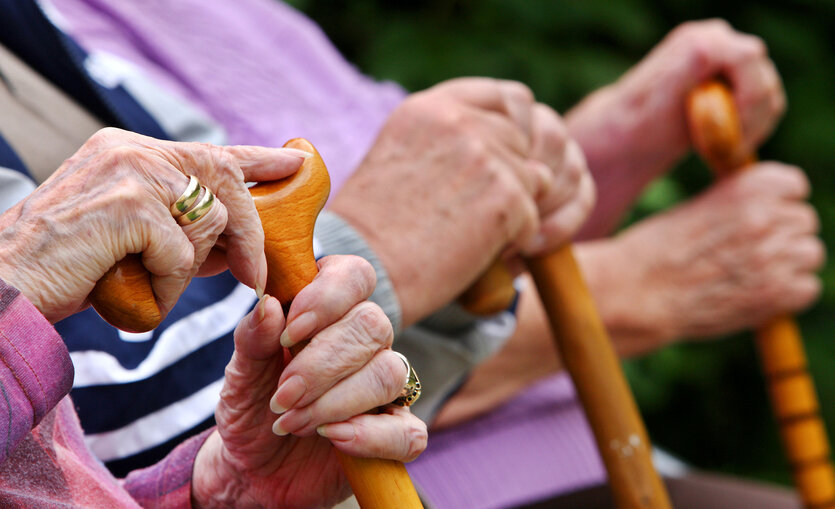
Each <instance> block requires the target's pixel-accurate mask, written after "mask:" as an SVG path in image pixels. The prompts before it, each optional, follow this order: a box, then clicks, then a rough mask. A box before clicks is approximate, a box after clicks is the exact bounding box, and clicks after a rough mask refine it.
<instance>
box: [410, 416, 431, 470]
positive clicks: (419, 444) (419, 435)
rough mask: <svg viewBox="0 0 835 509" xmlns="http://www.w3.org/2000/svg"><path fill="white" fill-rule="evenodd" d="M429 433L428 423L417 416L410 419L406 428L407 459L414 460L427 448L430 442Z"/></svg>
mask: <svg viewBox="0 0 835 509" xmlns="http://www.w3.org/2000/svg"><path fill="white" fill-rule="evenodd" d="M428 440H429V433H428V432H427V430H426V425H425V424H424V423H423V422H422V421H420V420H419V419H417V418H414V419H412V420H411V421H410V424H409V426H407V428H406V457H405V458H404V460H405V461H407V462H408V461H412V460H414V459H415V458H417V457H418V456H420V454H421V453H422V452H423V451H424V450H426V445H427V444H428Z"/></svg>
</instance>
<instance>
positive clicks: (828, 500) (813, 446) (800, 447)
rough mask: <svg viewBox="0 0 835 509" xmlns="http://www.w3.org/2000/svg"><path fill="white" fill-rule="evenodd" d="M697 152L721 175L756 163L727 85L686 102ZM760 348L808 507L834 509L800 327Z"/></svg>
mask: <svg viewBox="0 0 835 509" xmlns="http://www.w3.org/2000/svg"><path fill="white" fill-rule="evenodd" d="M687 116H688V121H689V123H690V134H691V137H692V138H693V144H694V146H695V147H696V150H697V151H698V152H699V154H701V155H702V157H703V158H704V159H705V160H706V161H707V162H708V164H709V165H710V167H711V168H712V169H713V170H714V171H715V172H716V173H717V175H719V176H720V177H721V176H722V175H725V174H729V173H733V172H736V171H742V170H744V169H745V167H746V166H747V165H748V164H749V163H751V162H753V161H754V160H755V157H754V155H753V154H748V153H742V152H741V150H742V146H741V142H742V130H741V126H740V122H739V117H738V114H737V110H736V106H735V104H734V100H733V95H732V94H731V91H730V90H729V89H728V87H727V86H726V85H725V84H723V83H721V82H719V81H710V82H707V83H705V84H703V85H701V86H699V87H697V88H696V89H695V90H693V91H692V92H691V93H690V96H689V97H688V100H687ZM756 344H757V349H758V350H759V354H760V359H761V362H762V369H763V373H764V374H765V378H766V383H767V384H768V389H769V393H770V396H771V405H772V409H773V411H774V415H775V417H776V418H777V422H778V425H779V428H780V436H781V438H782V441H783V447H784V449H785V452H786V456H787V457H788V460H789V463H790V464H791V467H792V472H793V475H794V482H795V485H796V486H797V490H798V492H799V493H800V496H801V498H802V500H803V504H804V505H805V507H807V508H809V509H823V508H835V470H833V467H832V461H831V459H830V449H829V440H828V439H827V436H826V429H825V427H824V424H823V421H822V420H821V418H820V407H819V405H818V397H817V394H816V393H815V388H814V385H813V383H812V378H811V377H810V376H809V372H808V370H807V365H806V353H805V350H804V347H803V342H802V340H801V338H800V333H799V331H798V328H797V325H796V324H795V322H794V320H793V319H792V318H791V317H789V316H780V317H776V318H774V319H772V320H771V321H770V322H768V323H767V324H766V325H764V326H762V327H760V329H759V330H757V333H756Z"/></svg>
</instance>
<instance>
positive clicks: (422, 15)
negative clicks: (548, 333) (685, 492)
mask: <svg viewBox="0 0 835 509" xmlns="http://www.w3.org/2000/svg"><path fill="white" fill-rule="evenodd" d="M290 3H291V4H292V5H294V6H296V7H298V8H299V9H301V10H303V11H304V12H306V13H307V14H308V15H309V16H311V17H312V18H313V19H314V20H316V21H317V22H318V23H319V24H320V25H321V26H322V27H323V29H324V30H325V32H326V33H327V34H328V35H329V36H330V37H331V39H332V40H333V41H334V42H335V43H336V45H337V47H339V48H340V50H341V51H342V52H343V53H344V54H345V56H346V57H347V58H348V59H349V60H350V61H352V62H354V63H355V64H356V65H358V66H359V68H360V69H361V70H362V71H363V72H365V73H366V74H369V75H371V76H374V77H376V78H379V79H387V80H393V81H396V82H398V83H400V84H402V85H404V86H405V87H406V88H408V89H410V90H420V89H422V88H426V87H429V86H431V85H433V84H435V83H437V82H439V81H442V80H444V79H447V78H452V77H456V76H465V75H485V76H493V77H498V78H508V79H515V80H519V81H523V82H524V83H526V84H528V85H529V86H530V87H531V88H532V89H533V91H534V93H535V94H536V96H537V98H538V99H539V100H541V101H543V102H546V103H548V104H550V105H551V106H553V107H554V108H556V109H557V110H558V111H566V110H567V109H569V108H570V107H571V106H572V105H573V104H574V103H576V102H577V101H578V100H579V99H580V98H581V97H583V96H584V95H585V94H587V93H588V92H590V91H591V90H593V89H595V88H597V87H599V86H601V85H604V84H607V83H610V82H612V81H614V80H616V79H617V78H618V77H619V76H620V75H621V74H622V73H623V72H624V71H625V70H626V69H628V68H629V67H630V66H631V65H633V64H634V63H635V62H637V61H638V60H639V59H640V58H641V57H642V56H643V55H644V54H646V53H647V52H648V51H649V49H650V48H651V47H652V46H654V45H655V44H656V43H657V42H658V41H659V40H660V39H661V38H662V37H663V36H664V35H665V34H666V33H667V32H669V31H670V30H671V29H672V28H674V27H675V26H676V25H678V24H679V23H681V22H684V21H687V20H695V19H703V18H709V17H721V18H725V19H727V20H728V21H730V22H731V24H733V25H734V26H735V27H736V28H737V29H739V30H741V31H745V32H749V33H752V34H756V35H758V36H760V37H762V38H763V39H764V40H765V42H766V44H767V45H768V47H769V51H770V54H771V56H772V57H773V59H774V60H775V61H776V63H777V67H778V69H779V70H780V72H781V74H782V76H783V79H784V83H785V87H786V91H787V95H788V104H789V109H788V112H787V114H786V116H785V118H784V119H783V121H782V123H781V124H780V127H779V128H778V130H777V132H776V133H775V134H774V136H773V137H772V138H771V140H769V141H768V143H767V144H766V145H765V146H764V147H763V148H762V150H761V151H760V155H761V157H763V158H768V159H778V160H782V161H787V162H792V163H794V164H798V165H800V166H801V167H803V168H804V169H805V170H806V171H807V172H808V174H809V177H810V180H811V181H812V185H813V189H814V190H813V197H812V201H813V202H814V204H815V206H816V207H817V209H818V211H819V213H820V215H821V220H822V225H823V227H822V236H823V238H824V241H825V242H826V244H827V246H829V247H830V249H832V248H833V246H835V243H833V241H835V179H833V178H832V176H831V175H830V173H831V172H832V171H833V168H832V162H833V161H835V126H833V124H835V100H833V98H834V97H835V91H833V87H835V79H833V78H835V67H834V66H833V61H835V45H834V44H833V41H834V38H833V35H832V31H833V29H835V1H833V0H821V1H813V0H795V1H775V0H769V1H757V2H755V1H728V0H725V1H721V2H720V1H702V2H690V1H684V0H664V1H661V0H655V1H649V0H606V1H602V0H600V1H598V0H593V1H588V0H587V1H574V2H553V1H545V0H536V1H520V0H486V1H472V0H471V1H463V0H462V1H452V0H432V1H426V2H418V1H408V2H383V1H374V0H351V1H325V0H292V1H290ZM709 180H710V177H709V174H708V172H707V171H706V170H705V169H704V168H703V167H702V166H701V165H700V164H699V163H698V162H697V161H695V160H694V158H690V159H688V160H687V161H685V162H684V163H683V164H682V165H680V167H679V168H678V169H676V171H675V172H674V173H673V174H672V175H670V176H668V177H664V178H663V179H660V180H659V181H657V182H656V183H654V184H653V185H652V186H651V187H650V189H649V190H648V191H647V192H646V193H645V194H644V196H643V197H642V199H641V201H640V203H639V204H638V206H637V207H636V209H635V210H634V211H633V213H632V215H631V218H630V220H634V219H635V218H637V217H641V216H643V215H646V214H649V213H652V212H654V211H657V210H661V209H663V208H666V207H669V206H670V205H672V204H674V203H676V202H678V201H680V200H682V199H683V198H685V197H686V196H689V195H691V194H693V193H695V192H697V191H698V190H700V189H702V188H703V187H704V186H706V185H708V183H709ZM822 277H823V280H824V286H825V291H824V295H823V297H822V299H821V300H820V302H819V303H818V304H817V305H816V306H815V307H814V308H813V309H811V310H810V311H808V312H807V313H805V314H804V315H802V316H800V317H799V322H800V325H801V327H802V329H803V332H804V336H805V338H806V344H807V349H808V354H809V357H810V359H809V360H810V365H811V369H812V372H813V376H814V378H815V381H816V383H817V386H818V391H819V393H820V397H821V400H822V405H823V413H824V416H825V418H826V420H827V422H828V423H829V434H830V436H835V377H833V376H832V366H833V363H835V343H834V342H833V341H832V335H833V331H835V313H833V311H835V270H833V268H832V267H831V266H828V267H827V268H826V269H825V270H824V271H823V273H822ZM626 369H627V374H628V376H629V378H630V381H631V383H632V387H633V389H634V390H635V394H636V397H637V398H638V401H639V404H640V406H641V409H642V411H643V414H644V416H645V418H646V421H647V425H648V427H649V431H650V434H651V435H652V437H653V439H654V441H655V442H656V443H657V444H659V445H661V446H663V447H665V448H667V449H668V450H670V451H672V452H674V453H676V454H677V455H679V456H681V457H682V458H684V459H686V460H687V461H688V462H691V463H692V464H695V465H698V466H700V467H704V468H708V469H712V470H721V471H726V472H732V473H737V474H742V475H746V476H753V477H759V478H764V479H773V480H779V481H781V482H789V471H788V468H787V465H786V463H785V460H784V459H783V457H782V453H781V451H780V449H779V443H778V438H777V434H776V428H775V426H774V424H773V422H772V418H771V416H770V411H769V408H768V403H767V400H766V395H765V392H764V384H763V381H762V378H761V375H760V374H759V371H758V364H757V359H756V354H755V352H754V349H753V345H752V342H751V341H750V337H749V336H747V335H740V336H735V337H731V338H726V339H724V340H722V341H717V342H708V343H700V344H695V343H693V344H680V345H676V346H672V347H668V348H666V349H664V350H661V351H659V352H657V353H655V354H653V355H651V356H649V357H646V358H643V359H639V360H633V361H629V362H627V363H626Z"/></svg>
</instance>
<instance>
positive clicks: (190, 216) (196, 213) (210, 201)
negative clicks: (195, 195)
mask: <svg viewBox="0 0 835 509" xmlns="http://www.w3.org/2000/svg"><path fill="white" fill-rule="evenodd" d="M200 189H202V190H203V197H202V198H200V201H198V202H197V204H196V205H195V206H194V208H193V209H191V210H189V211H187V212H186V213H184V214H183V215H181V216H180V217H178V218H177V222H178V223H180V225H182V226H185V225H187V224H192V223H195V222H197V221H199V220H200V219H201V218H202V217H203V216H205V215H206V214H208V213H209V210H211V208H212V205H214V204H215V195H214V194H212V191H211V189H209V188H208V187H206V186H202V185H201V186H200Z"/></svg>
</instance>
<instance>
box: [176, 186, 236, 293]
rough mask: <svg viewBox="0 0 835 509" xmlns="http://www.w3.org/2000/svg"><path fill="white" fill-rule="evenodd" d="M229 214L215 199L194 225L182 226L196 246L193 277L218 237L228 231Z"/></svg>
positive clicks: (217, 199)
mask: <svg viewBox="0 0 835 509" xmlns="http://www.w3.org/2000/svg"><path fill="white" fill-rule="evenodd" d="M227 221H228V213H227V211H226V206H225V205H224V204H223V203H222V202H221V201H220V198H215V199H214V201H213V204H212V207H211V208H210V209H209V211H208V212H207V213H206V215H204V216H203V217H201V218H200V219H198V220H197V221H195V222H193V223H189V224H186V225H183V226H182V229H183V232H184V233H185V234H186V236H187V237H188V238H189V240H190V241H191V243H192V245H193V246H194V265H193V266H192V270H191V277H193V276H194V275H196V274H197V273H198V271H199V270H200V267H201V266H202V265H203V264H204V262H205V260H206V257H207V256H208V255H209V252H210V251H211V250H212V248H213V247H214V245H215V243H216V242H217V239H218V236H219V235H220V234H221V232H223V230H225V229H226V224H227Z"/></svg>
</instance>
